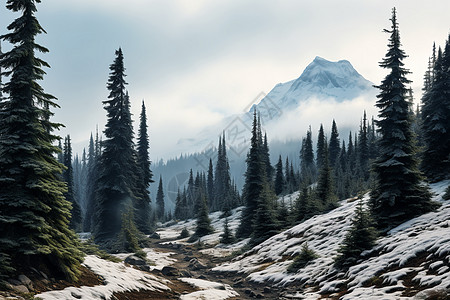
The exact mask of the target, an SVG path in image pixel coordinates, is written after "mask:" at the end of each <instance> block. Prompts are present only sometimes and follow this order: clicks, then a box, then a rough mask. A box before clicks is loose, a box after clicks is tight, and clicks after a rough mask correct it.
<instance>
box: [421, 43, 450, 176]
mask: <svg viewBox="0 0 450 300" xmlns="http://www.w3.org/2000/svg"><path fill="white" fill-rule="evenodd" d="M434 74H435V75H434V80H433V82H432V84H431V87H430V88H429V90H428V91H426V92H425V94H424V96H423V98H422V102H423V106H422V120H423V136H424V141H425V151H424V153H423V161H422V169H423V171H424V173H425V175H426V176H427V177H428V179H430V180H431V181H432V182H436V181H439V180H443V179H448V178H450V175H449V174H450V155H449V153H450V122H449V121H448V118H449V116H450V85H449V82H450V36H449V40H447V42H446V45H445V50H444V53H443V54H442V52H441V49H439V51H438V56H437V59H436V63H435V66H434Z"/></svg>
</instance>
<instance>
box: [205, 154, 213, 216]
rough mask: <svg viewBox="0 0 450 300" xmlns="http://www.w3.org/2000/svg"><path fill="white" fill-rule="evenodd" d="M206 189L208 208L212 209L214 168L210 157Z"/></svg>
mask: <svg viewBox="0 0 450 300" xmlns="http://www.w3.org/2000/svg"><path fill="white" fill-rule="evenodd" d="M206 186H207V191H208V205H209V208H210V209H212V205H213V200H214V168H213V163H212V159H211V158H210V159H209V167H208V179H207V182H206Z"/></svg>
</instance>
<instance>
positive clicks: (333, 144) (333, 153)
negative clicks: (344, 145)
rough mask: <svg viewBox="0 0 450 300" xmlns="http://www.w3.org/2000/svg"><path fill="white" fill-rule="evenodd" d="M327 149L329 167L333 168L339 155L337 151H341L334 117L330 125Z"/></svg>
mask: <svg viewBox="0 0 450 300" xmlns="http://www.w3.org/2000/svg"><path fill="white" fill-rule="evenodd" d="M328 151H329V158H330V166H331V168H335V166H336V162H337V160H338V157H339V153H340V152H341V145H340V141H339V132H338V129H337V125H336V122H335V121H334V119H333V124H332V126H331V136H330V146H329V147H328Z"/></svg>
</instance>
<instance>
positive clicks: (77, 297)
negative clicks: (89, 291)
mask: <svg viewBox="0 0 450 300" xmlns="http://www.w3.org/2000/svg"><path fill="white" fill-rule="evenodd" d="M70 295H71V296H72V297H74V298H76V299H81V297H82V296H81V295H79V294H77V293H75V292H71V293H70Z"/></svg>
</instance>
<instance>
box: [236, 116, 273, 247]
mask: <svg viewBox="0 0 450 300" xmlns="http://www.w3.org/2000/svg"><path fill="white" fill-rule="evenodd" d="M258 124H259V123H258V120H257V117H256V110H255V112H254V115H253V126H252V138H251V143H250V151H249V153H248V155H247V171H246V172H245V184H244V190H243V195H242V197H243V200H244V205H245V208H244V209H243V211H242V214H241V222H240V224H239V227H238V230H237V232H236V236H237V237H240V238H247V237H249V236H250V235H251V234H252V231H253V228H252V227H253V219H254V216H255V213H256V211H257V208H258V199H259V197H260V194H261V192H262V190H263V187H264V182H265V177H266V175H265V167H266V166H265V164H264V162H263V160H262V159H261V156H262V155H261V140H260V138H259V137H260V136H261V132H260V130H259V128H260V126H259V125H258Z"/></svg>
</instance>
